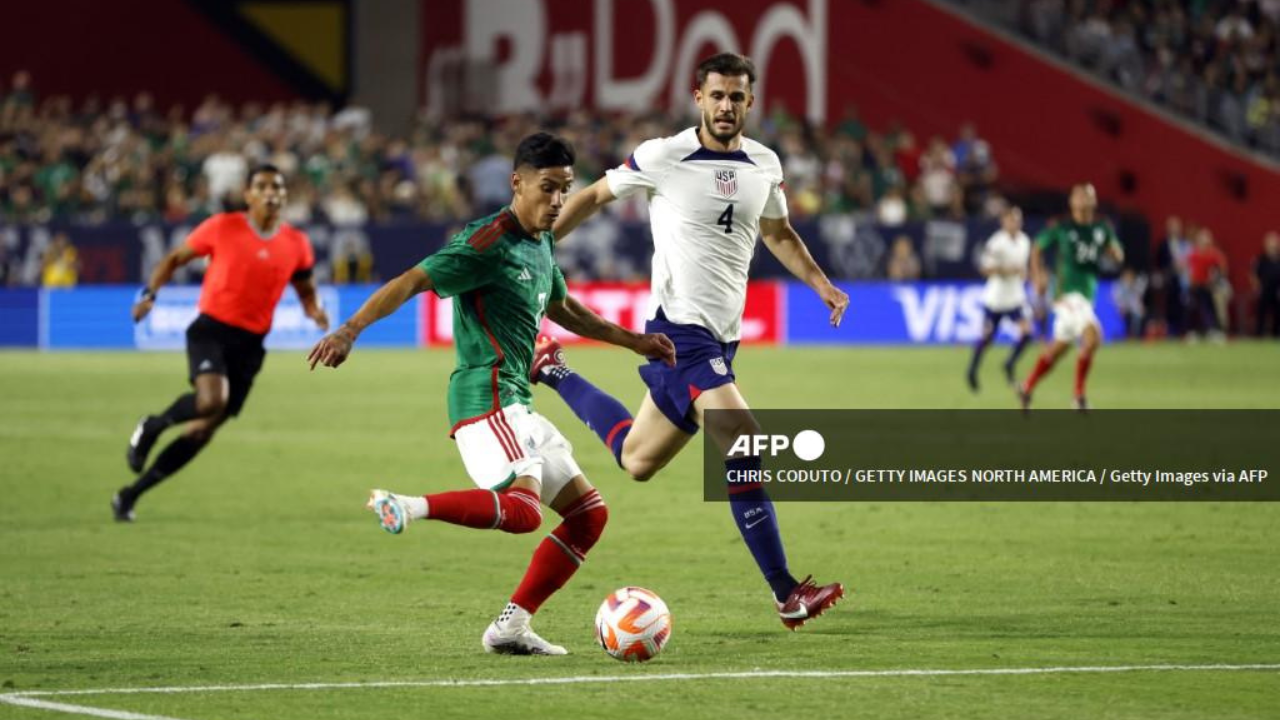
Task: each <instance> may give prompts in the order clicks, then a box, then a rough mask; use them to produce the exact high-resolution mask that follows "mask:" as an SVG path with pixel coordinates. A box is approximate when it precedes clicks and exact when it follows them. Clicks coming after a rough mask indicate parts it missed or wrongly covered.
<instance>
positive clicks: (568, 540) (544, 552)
mask: <svg viewBox="0 0 1280 720" xmlns="http://www.w3.org/2000/svg"><path fill="white" fill-rule="evenodd" d="M608 520H609V509H608V508H607V507H605V504H604V500H602V499H601V498H600V493H599V492H597V491H595V490H591V491H590V492H588V493H587V494H585V495H583V496H582V497H580V498H578V499H577V500H575V501H574V502H573V504H571V505H570V506H569V507H567V508H565V510H564V522H561V523H560V525H559V526H558V527H557V528H556V529H555V530H553V531H551V534H550V535H548V536H547V537H546V538H545V539H544V540H543V541H542V542H541V543H539V544H538V549H537V550H534V551H533V560H532V561H531V562H530V563H529V569H528V570H526V571H525V574H524V579H523V580H521V581H520V586H519V587H517V588H516V591H515V592H514V593H513V594H512V595H511V602H513V603H515V604H516V605H519V606H520V607H522V608H524V609H525V610H528V611H529V612H530V613H535V612H537V611H538V608H540V607H542V603H544V602H546V600H547V598H549V597H551V595H552V594H554V593H555V591H557V590H559V589H560V588H562V587H564V584H565V583H567V582H569V578H571V577H573V574H574V573H575V572H577V571H578V566H579V565H581V564H582V561H583V560H585V559H586V557H587V551H588V550H590V549H591V547H592V546H593V545H595V544H596V541H597V540H599V539H600V534H601V533H602V532H604V526H605V523H606V522H608Z"/></svg>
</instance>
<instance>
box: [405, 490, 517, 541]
mask: <svg viewBox="0 0 1280 720" xmlns="http://www.w3.org/2000/svg"><path fill="white" fill-rule="evenodd" d="M425 497H426V498H427V513H428V514H427V517H428V518H430V519H431V520H440V521H442V522H447V523H452V524H454V525H462V526H463V527H469V528H479V529H482V530H495V529H496V530H502V531H503V532H509V533H527V532H533V531H534V530H537V529H538V526H539V525H541V524H542V508H541V507H539V504H538V496H537V495H536V494H534V493H532V492H530V491H528V490H525V489H523V488H511V489H510V490H504V491H502V492H494V491H492V490H479V489H476V490H454V491H452V492H442V493H436V494H434V495H427V496H425Z"/></svg>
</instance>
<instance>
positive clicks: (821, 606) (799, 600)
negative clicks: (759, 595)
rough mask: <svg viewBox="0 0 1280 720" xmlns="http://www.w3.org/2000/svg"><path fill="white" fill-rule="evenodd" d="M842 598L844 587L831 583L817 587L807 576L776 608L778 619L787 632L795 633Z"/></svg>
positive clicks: (811, 578) (810, 577)
mask: <svg viewBox="0 0 1280 720" xmlns="http://www.w3.org/2000/svg"><path fill="white" fill-rule="evenodd" d="M842 597H844V585H841V584H840V583H831V584H830V585H822V586H821V587H819V586H818V585H817V584H816V583H814V582H813V576H812V575H809V576H807V577H805V579H804V580H802V581H801V582H800V584H799V585H797V586H796V589H795V590H792V591H791V594H790V595H788V596H787V601H786V602H784V603H780V602H778V601H776V600H775V601H774V602H775V603H776V604H777V606H778V617H779V618H780V619H781V620H782V624H783V625H785V626H786V627H787V629H788V630H791V631H793V632H794V631H795V630H796V629H797V628H799V627H800V626H801V625H804V624H805V623H807V622H809V621H810V620H812V619H814V618H816V617H818V616H819V615H821V614H822V613H824V612H826V611H827V610H828V609H829V608H833V607H835V606H836V602H838V601H839V600H840V598H842Z"/></svg>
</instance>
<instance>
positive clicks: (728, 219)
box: [716, 203, 733, 233]
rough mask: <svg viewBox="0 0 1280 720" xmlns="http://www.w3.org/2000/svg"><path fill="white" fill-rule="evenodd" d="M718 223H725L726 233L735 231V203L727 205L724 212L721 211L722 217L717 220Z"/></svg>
mask: <svg viewBox="0 0 1280 720" xmlns="http://www.w3.org/2000/svg"><path fill="white" fill-rule="evenodd" d="M716 224H717V225H723V226H724V231H725V232H726V233H731V232H733V203H729V204H728V205H727V206H725V209H724V212H722V213H720V219H719V220H716Z"/></svg>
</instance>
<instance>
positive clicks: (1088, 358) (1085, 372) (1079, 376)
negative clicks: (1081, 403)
mask: <svg viewBox="0 0 1280 720" xmlns="http://www.w3.org/2000/svg"><path fill="white" fill-rule="evenodd" d="M1092 365H1093V353H1088V354H1084V353H1081V355H1080V357H1079V358H1077V359H1076V397H1084V381H1085V379H1087V378H1088V377H1089V368H1090V367H1091V366H1092Z"/></svg>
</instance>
